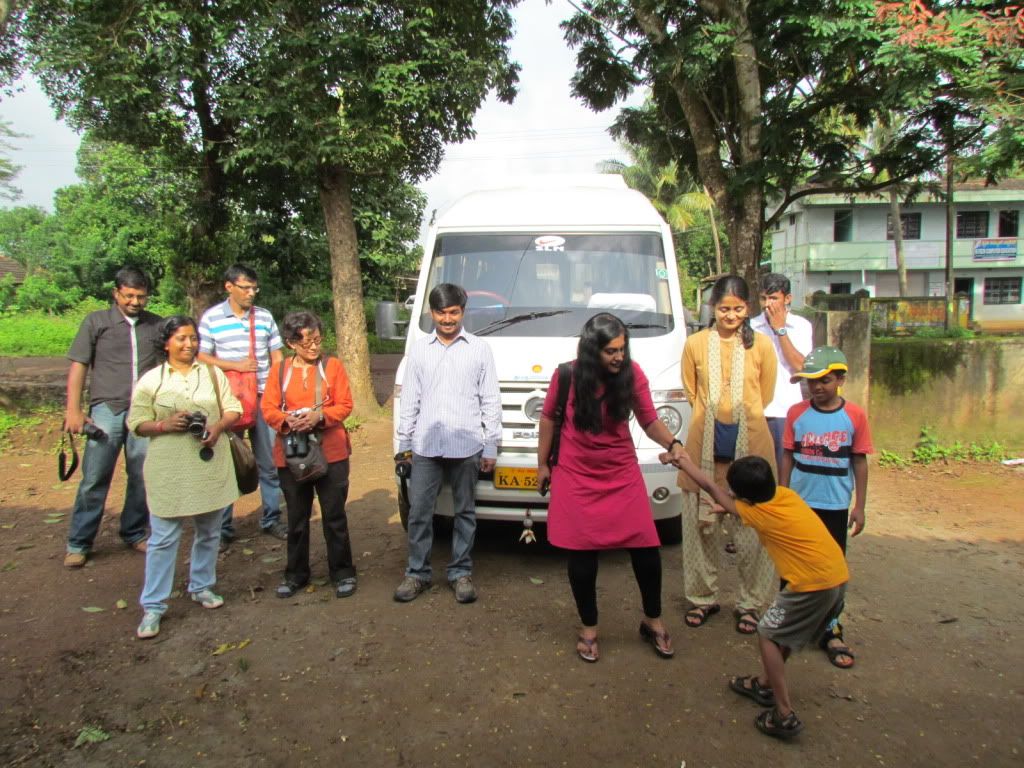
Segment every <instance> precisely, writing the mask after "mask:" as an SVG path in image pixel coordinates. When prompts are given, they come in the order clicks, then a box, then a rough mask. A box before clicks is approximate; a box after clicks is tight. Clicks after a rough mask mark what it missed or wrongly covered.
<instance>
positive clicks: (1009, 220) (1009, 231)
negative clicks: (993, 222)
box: [998, 211, 1019, 237]
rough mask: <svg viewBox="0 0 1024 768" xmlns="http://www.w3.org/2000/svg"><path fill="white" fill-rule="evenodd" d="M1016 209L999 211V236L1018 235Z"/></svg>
mask: <svg viewBox="0 0 1024 768" xmlns="http://www.w3.org/2000/svg"><path fill="white" fill-rule="evenodd" d="M1017 219H1018V212H1017V211H1000V212H999V235H998V236H999V237H1018V235H1017V232H1018V231H1019V230H1018V228H1017Z"/></svg>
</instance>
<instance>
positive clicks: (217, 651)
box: [211, 638, 252, 656]
mask: <svg viewBox="0 0 1024 768" xmlns="http://www.w3.org/2000/svg"><path fill="white" fill-rule="evenodd" d="M251 642H252V640H251V639H249V638H246V639H245V640H241V641H240V642H237V643H221V644H220V645H218V646H217V647H216V648H214V649H213V653H212V654H211V655H212V656H220V655H221V654H224V653H227V652H228V651H240V650H242V649H243V648H245V646H247V645H248V644H249V643H251Z"/></svg>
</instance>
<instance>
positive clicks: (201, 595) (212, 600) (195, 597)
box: [192, 588, 224, 610]
mask: <svg viewBox="0 0 1024 768" xmlns="http://www.w3.org/2000/svg"><path fill="white" fill-rule="evenodd" d="M192 601H193V602H196V603H199V604H200V605H201V606H203V608H209V609H211V610H212V609H213V608H220V607H221V606H222V605H224V598H223V597H221V596H220V595H218V594H216V593H215V592H214V591H213V590H212V589H210V588H206V589H200V590H199V591H198V592H193V593H192Z"/></svg>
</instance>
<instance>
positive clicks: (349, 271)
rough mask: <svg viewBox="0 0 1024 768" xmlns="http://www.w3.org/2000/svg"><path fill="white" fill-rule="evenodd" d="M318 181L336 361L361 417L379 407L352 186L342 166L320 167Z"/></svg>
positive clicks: (374, 411)
mask: <svg viewBox="0 0 1024 768" xmlns="http://www.w3.org/2000/svg"><path fill="white" fill-rule="evenodd" d="M319 181H320V189H319V190H318V191H319V193H320V206H321V207H322V208H323V212H324V225H325V227H326V230H327V249H328V251H329V252H330V254H331V292H332V294H333V304H334V329H335V333H336V334H337V337H338V356H339V357H340V358H341V359H342V362H344V364H345V370H346V371H347V372H348V378H349V383H350V384H351V386H352V399H353V402H354V405H355V412H356V413H358V414H360V415H366V414H371V413H376V412H377V410H378V409H379V406H378V405H377V398H376V396H375V395H374V393H373V381H372V379H371V378H370V347H369V345H368V344H367V341H366V315H365V314H364V313H363V284H362V279H361V277H360V270H359V250H358V247H357V245H356V225H355V221H354V219H353V218H352V194H351V191H352V188H351V182H350V181H349V177H348V174H347V173H346V172H345V170H344V169H343V168H341V167H340V166H322V167H321V168H320V172H319Z"/></svg>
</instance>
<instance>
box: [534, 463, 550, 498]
mask: <svg viewBox="0 0 1024 768" xmlns="http://www.w3.org/2000/svg"><path fill="white" fill-rule="evenodd" d="M550 485H551V467H549V466H548V465H547V464H544V465H543V466H540V467H537V493H540V494H541V495H542V496H543V495H544V493H542V491H541V489H542V488H544V487H546V486H550Z"/></svg>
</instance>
